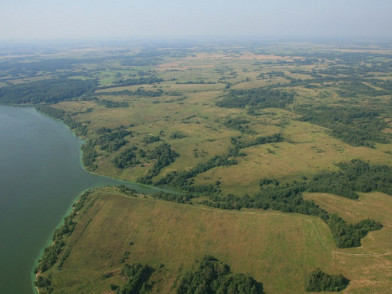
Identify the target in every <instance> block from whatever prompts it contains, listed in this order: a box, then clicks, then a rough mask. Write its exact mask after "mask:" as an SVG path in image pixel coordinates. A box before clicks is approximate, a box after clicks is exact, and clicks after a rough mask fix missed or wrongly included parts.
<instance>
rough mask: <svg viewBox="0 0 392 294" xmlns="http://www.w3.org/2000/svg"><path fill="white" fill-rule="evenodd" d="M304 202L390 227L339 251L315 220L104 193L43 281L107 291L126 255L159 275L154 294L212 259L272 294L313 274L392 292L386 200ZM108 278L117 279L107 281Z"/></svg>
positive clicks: (61, 288) (364, 289) (296, 288)
mask: <svg viewBox="0 0 392 294" xmlns="http://www.w3.org/2000/svg"><path fill="white" fill-rule="evenodd" d="M306 198H308V199H313V200H315V201H316V203H318V204H320V205H321V206H322V207H323V208H326V209H327V210H328V211H331V212H336V213H338V214H339V215H341V216H342V217H344V218H345V219H346V220H348V221H353V222H356V221H359V220H362V219H364V218H366V217H370V218H372V219H376V220H379V221H381V222H382V223H383V224H384V228H383V229H382V230H381V231H377V232H372V233H370V234H369V236H367V237H366V238H365V239H364V240H363V245H362V247H360V248H356V249H338V248H336V247H335V245H334V242H333V240H332V237H331V234H330V231H329V229H328V227H327V226H326V225H325V223H323V222H322V221H321V220H320V219H318V218H314V217H309V216H303V215H298V214H284V213H279V212H274V211H266V212H263V211H257V210H241V211H225V210H216V209H209V208H206V207H203V206H198V205H182V204H173V203H169V202H164V201H160V200H155V199H151V198H149V197H146V196H143V195H139V196H138V197H130V196H126V195H123V194H120V193H118V192H117V191H116V190H114V189H113V188H101V189H99V190H97V191H96V192H95V193H94V194H93V195H92V196H91V198H90V200H89V202H87V203H86V205H85V209H84V210H82V211H81V213H80V216H79V220H78V224H77V226H76V228H75V230H74V232H73V234H72V235H71V237H70V239H69V241H68V243H67V247H66V249H65V250H64V252H67V251H68V249H70V254H69V255H68V257H67V259H66V261H65V262H64V263H63V265H62V269H61V270H57V269H56V265H55V266H54V267H53V268H52V269H51V270H49V271H48V272H47V273H45V275H50V276H51V277H52V278H51V279H52V285H54V287H55V289H56V291H55V292H54V293H111V292H110V291H108V290H109V288H110V285H111V284H116V285H121V284H122V283H123V282H124V281H123V280H122V278H121V277H120V275H119V273H120V271H121V268H122V266H123V263H121V259H122V257H123V256H124V252H126V251H129V252H130V255H129V259H126V260H125V262H126V263H132V262H139V263H142V264H148V265H150V266H152V267H153V268H154V269H156V270H155V272H154V273H153V275H152V277H151V279H152V280H153V281H154V287H153V293H174V292H175V281H176V279H177V278H178V276H180V275H181V274H183V273H184V272H185V271H187V270H189V268H190V267H191V266H192V265H193V264H194V262H195V260H200V259H201V258H202V257H203V256H204V255H205V254H210V255H213V256H214V257H216V258H218V259H219V260H221V261H223V262H225V263H227V264H228V265H230V266H231V269H232V271H233V272H236V273H245V274H248V275H250V276H252V277H253V278H254V279H256V280H257V281H259V282H262V283H263V285H264V289H265V291H266V293H304V280H305V277H306V275H307V274H308V273H309V272H310V271H312V270H313V269H315V268H316V267H320V268H321V269H322V270H323V271H325V272H329V273H342V274H343V275H344V276H346V277H347V278H348V279H350V285H349V287H348V288H347V289H346V290H345V291H344V293H370V292H371V293H387V292H388V290H389V289H390V288H391V286H392V284H391V273H390V271H389V270H388V268H390V266H391V259H390V255H391V254H392V253H391V249H392V248H391V245H390V242H389V241H390V239H391V237H392V235H391V234H392V233H391V231H392V230H391V224H392V222H391V216H390V205H391V203H390V202H391V201H392V200H391V199H390V197H389V196H386V195H383V194H381V193H371V194H361V198H360V200H359V201H353V200H347V199H342V198H341V197H336V196H332V195H325V194H309V195H307V196H306ZM336 205H338V206H336ZM336 207H337V208H336ZM130 244H132V245H130ZM162 264H163V265H164V266H162ZM107 273H111V274H112V276H111V277H109V278H102V276H103V275H105V274H107Z"/></svg>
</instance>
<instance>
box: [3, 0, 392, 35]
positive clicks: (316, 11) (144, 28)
mask: <svg viewBox="0 0 392 294" xmlns="http://www.w3.org/2000/svg"><path fill="white" fill-rule="evenodd" d="M391 11H392V1H390V0H374V1H368V0H356V1H355V0H346V1H337V0H331V1H321V0H313V1H311V0H303V1H290V0H276V1H272V0H267V1H256V0H243V1H238V0H236V1H234V0H229V1H224V0H212V1H207V0H199V1H193V2H185V1H180V0H170V1H163V0H145V1H125V0H119V1H108V0H96V1H92V0H79V1H76V0H69V1H61V2H60V1H50V0H36V1H31V0H19V1H11V0H2V1H1V10H0V27H1V29H0V40H3V41H30V40H59V39H87V40H93V39H94V40H100V39H102V40H104V39H133V38H151V37H161V38H182V37H200V36H202V37H213V36H223V37H233V36H243V37H247V36H249V37H252V36H257V37H264V38H272V37H273V38H339V39H346V38H347V39H353V38H354V39H389V40H390V39H392V31H391V30H390V28H391V27H392V18H391Z"/></svg>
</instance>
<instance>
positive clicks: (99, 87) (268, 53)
mask: <svg viewBox="0 0 392 294" xmlns="http://www.w3.org/2000/svg"><path fill="white" fill-rule="evenodd" d="M173 46H174V45H173ZM181 46H182V45H181ZM185 47H186V46H185ZM185 47H178V48H176V47H175V46H174V47H170V48H167V47H162V48H161V47H156V48H153V47H148V48H144V49H143V47H142V46H141V47H137V46H136V47H135V48H117V47H116V48H109V47H108V48H101V49H97V48H95V49H94V50H68V51H64V52H61V53H58V54H54V55H50V56H40V57H36V58H37V60H36V61H37V64H38V65H39V67H38V69H39V71H37V69H35V68H32V69H31V68H29V66H28V65H29V64H27V63H26V62H25V61H23V60H20V61H19V62H20V63H18V61H15V64H16V65H17V66H18V67H17V68H18V70H17V73H16V71H15V69H14V67H15V65H13V63H10V64H11V65H12V66H11V65H8V64H5V65H4V67H3V68H2V70H1V76H0V86H1V87H0V99H5V100H4V101H6V102H5V103H7V101H8V103H10V102H9V101H11V102H12V99H11V98H12V97H13V96H12V95H15V93H17V90H18V89H19V91H20V93H21V94H26V93H29V91H22V90H20V89H23V84H26V85H27V89H28V90H29V88H28V87H33V86H34V85H37V84H34V81H35V82H36V81H42V80H45V79H59V80H61V81H63V82H64V81H65V82H64V83H63V84H67V85H68V83H66V82H69V80H71V79H72V80H75V79H79V80H81V81H83V82H85V81H89V80H92V81H95V82H96V85H95V86H94V87H93V88H89V89H90V90H89V91H87V90H86V92H84V93H83V94H81V95H80V96H77V97H70V96H69V95H68V96H67V95H63V96H60V98H59V99H58V100H56V101H54V102H53V101H51V100H48V101H49V102H48V101H47V100H45V99H48V97H46V98H45V95H43V98H42V97H41V99H43V100H42V101H41V100H39V101H38V102H34V101H30V103H28V102H23V101H25V100H21V101H22V102H21V104H23V103H25V104H34V103H36V104H47V105H50V107H52V108H55V111H53V110H52V114H53V113H55V116H56V114H57V116H56V117H58V118H61V119H63V120H64V121H65V122H66V123H67V124H68V125H70V126H71V128H73V129H75V131H76V132H77V133H78V134H81V136H82V137H83V139H85V142H86V145H87V146H88V147H89V148H87V149H84V151H85V155H86V154H87V155H88V156H89V157H88V156H87V157H88V158H89V159H90V161H86V162H87V163H86V162H85V163H86V167H87V169H90V170H92V171H94V172H96V173H98V174H102V175H107V176H110V177H114V178H119V179H123V180H131V181H138V180H139V181H144V182H146V181H149V183H150V184H157V183H158V181H160V180H161V181H163V180H167V179H170V177H169V176H170V175H173V172H176V173H177V174H179V175H182V176H183V178H182V180H183V182H182V183H178V182H175V181H172V182H170V180H167V181H168V182H165V183H166V184H168V185H169V186H170V185H174V186H176V187H177V188H179V189H183V190H186V189H188V191H189V190H191V191H192V189H193V188H200V187H201V188H204V190H203V189H200V191H202V192H199V194H200V195H197V196H200V197H202V198H201V199H211V198H212V197H215V196H227V195H229V194H234V195H238V196H243V195H245V194H249V195H250V197H252V196H254V195H255V194H256V193H257V192H258V191H259V189H260V180H262V179H266V178H268V179H271V178H274V179H277V180H278V181H279V182H280V183H281V184H282V185H285V184H287V185H291V184H293V183H294V184H295V181H307V180H309V181H310V180H311V179H312V178H313V177H314V176H315V175H317V174H318V173H320V172H323V171H337V170H338V166H337V164H339V163H341V162H347V161H350V160H352V159H361V160H363V161H365V162H369V163H370V164H384V165H388V166H391V165H392V137H391V134H392V131H391V130H392V100H391V95H392V84H391V73H392V67H391V64H390V56H392V49H391V47H390V46H388V45H383V46H379V47H377V46H376V45H374V44H369V45H366V44H361V45H359V44H356V45H355V44H350V45H346V46H343V47H340V46H337V45H332V44H311V43H301V44H300V43H291V44H275V43H271V44H258V43H255V44H251V43H249V44H232V45H230V46H229V45H227V44H216V45H211V44H199V45H198V46H192V47H189V48H188V47H186V48H185ZM90 49H91V48H90ZM124 49H126V50H124ZM58 58H62V59H64V58H65V60H67V59H66V58H69V60H68V61H69V62H65V63H64V62H62V63H61V62H60V63H57V59H58ZM0 61H1V60H0ZM53 64H55V66H54V65H53ZM38 65H37V66H38ZM45 66H46V67H45ZM41 67H42V68H48V69H47V70H45V69H41ZM34 70H35V71H34ZM38 73H39V74H38ZM40 85H42V84H40ZM18 87H22V88H18ZM260 88H261V90H260ZM15 89H16V90H15ZM3 90H4V91H3ZM52 90H53V89H52ZM60 90H61V89H60ZM52 92H53V93H56V91H52ZM66 94H67V93H66ZM19 96H20V95H18V97H16V98H15V97H13V98H15V99H20V97H19ZM10 97H11V98H10ZM28 98H29V97H28V96H27V98H26V99H27V101H29V100H28ZM49 98H51V97H49ZM7 99H8V100H7ZM10 99H11V100H10ZM1 101H2V100H1ZM1 101H0V102H1ZM239 102H241V103H239ZM56 111H57V112H56ZM62 111H64V112H62ZM59 115H60V116H59ZM121 134H122V135H121ZM277 134H279V135H280V138H282V139H281V140H278V141H272V142H264V143H257V142H262V140H261V141H257V140H259V139H260V138H261V139H263V138H268V137H272V136H274V135H277ZM116 136H120V138H119V137H116ZM151 137H153V138H155V139H154V140H153V141H149V140H148V138H151ZM235 142H240V143H241V144H242V145H241V144H239V145H235ZM252 142H253V143H254V142H256V143H254V144H253V143H252ZM164 143H167V144H169V145H170V148H166V153H168V151H167V150H169V151H171V152H172V153H171V154H172V155H173V154H175V155H173V156H172V158H167V157H166V158H162V157H164V156H162V154H156V153H157V152H158V153H159V152H160V151H159V148H160V146H162V145H164ZM246 144H248V145H246ZM165 146H167V145H165ZM157 150H158V151H157ZM166 155H167V154H166ZM118 158H122V160H125V161H126V160H129V162H130V163H129V164H128V165H126V166H122V167H121V166H120V165H118ZM124 158H125V159H124ZM216 158H218V159H220V161H219V160H218V161H214V159H216ZM116 160H117V161H116ZM132 160H133V161H132ZM116 162H117V164H116ZM211 162H213V164H211ZM216 162H218V163H217V164H215V163H216ZM222 162H223V163H222ZM214 164H215V165H214ZM186 177H187V178H186ZM180 178H181V177H180ZM184 178H186V179H185V180H184ZM206 187H207V188H206ZM211 187H214V189H215V190H214V189H209V188H211ZM217 187H218V188H217ZM194 191H198V190H197V189H196V190H194ZM193 193H198V192H193ZM306 197H307V198H306V199H312V200H314V201H315V202H316V203H317V204H318V205H320V206H321V207H322V208H325V209H326V210H327V211H329V212H336V213H338V215H340V216H341V217H342V218H344V219H345V220H347V221H349V222H358V221H360V220H362V219H364V218H367V217H369V218H371V219H374V220H377V221H380V222H381V223H382V224H383V226H384V227H383V229H382V230H380V231H375V232H371V233H370V234H369V235H368V236H367V237H366V238H365V239H364V240H362V241H363V242H362V246H361V247H359V248H352V249H345V250H341V249H337V248H336V247H335V245H334V242H333V240H332V237H331V232H330V231H329V229H328V227H327V225H326V224H325V223H323V222H322V221H321V220H320V219H318V218H313V217H309V216H304V215H294V214H284V213H278V212H272V211H268V212H263V211H256V210H254V211H251V210H241V211H235V212H233V211H222V210H215V209H207V208H206V207H202V206H198V205H196V204H194V205H180V204H174V203H167V202H162V201H158V200H153V199H150V198H149V197H147V196H146V197H138V198H130V197H126V196H124V195H119V194H118V193H115V192H114V191H113V190H110V189H109V190H99V191H98V192H96V193H95V194H94V197H93V198H94V199H95V200H94V202H92V203H93V204H92V207H91V208H90V209H89V210H88V212H86V214H82V215H81V216H80V221H79V224H78V226H77V227H76V230H75V232H74V233H73V234H72V236H71V239H70V240H69V244H68V246H71V247H70V248H71V249H72V250H71V251H70V252H71V253H70V255H69V256H68V258H67V259H66V262H65V263H64V265H63V269H62V270H61V271H60V272H57V270H56V269H52V270H50V273H51V274H52V275H53V283H54V285H55V288H56V291H57V292H58V293H105V291H107V293H109V286H110V284H111V283H114V284H121V283H122V282H123V281H122V280H121V278H120V276H119V275H118V274H119V271H120V269H121V267H122V264H121V263H120V260H121V258H122V257H123V254H124V252H125V251H130V252H131V253H130V254H131V255H130V259H129V260H127V262H128V261H129V262H130V261H135V262H141V263H144V264H149V265H151V266H153V267H154V268H156V269H157V270H156V271H155V272H154V274H153V280H154V281H155V282H156V283H155V284H154V288H153V290H154V292H156V293H158V292H159V291H160V292H161V293H167V292H170V291H174V290H173V289H172V288H171V287H172V286H173V284H174V282H175V280H176V278H177V276H178V275H179V274H181V273H183V272H184V271H186V270H187V269H188V268H189V267H190V266H191V265H192V264H194V262H195V260H196V259H199V260H200V259H201V258H202V257H203V255H204V254H212V255H213V256H215V257H216V258H218V259H219V260H221V261H222V262H225V263H227V264H229V265H230V266H231V267H232V270H233V271H234V272H242V273H246V274H249V275H251V276H252V277H254V278H255V279H256V280H257V281H260V282H262V283H264V287H265V289H266V292H267V293H303V289H304V288H303V284H304V279H305V276H306V274H307V273H308V272H310V271H311V270H314V269H315V268H316V267H320V268H322V269H323V270H324V271H326V272H329V273H336V274H340V273H342V274H344V275H345V276H346V277H347V278H349V279H350V280H351V283H350V285H349V287H348V288H347V290H346V292H347V293H387V292H388V290H390V288H391V280H392V279H391V276H392V271H391V264H390V260H391V258H390V255H389V250H390V247H389V240H390V237H392V235H391V234H392V233H391V232H392V227H391V224H390V221H391V219H390V217H389V215H391V204H392V203H390V201H391V200H390V198H388V197H389V196H385V195H383V194H378V193H370V194H361V197H360V199H359V200H358V201H353V200H347V199H344V198H342V197H337V196H333V195H328V194H308V195H306ZM130 242H134V245H129V243H130ZM160 264H163V265H164V267H162V268H160ZM111 272H112V273H113V274H114V276H113V277H110V278H108V279H102V275H103V274H105V273H111ZM81 277H82V278H81Z"/></svg>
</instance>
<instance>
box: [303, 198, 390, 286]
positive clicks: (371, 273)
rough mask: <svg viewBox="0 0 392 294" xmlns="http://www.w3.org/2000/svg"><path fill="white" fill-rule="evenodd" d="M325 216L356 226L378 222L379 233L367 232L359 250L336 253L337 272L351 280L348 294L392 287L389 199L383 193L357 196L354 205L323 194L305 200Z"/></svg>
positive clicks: (343, 199) (338, 251)
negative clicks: (336, 216)
mask: <svg viewBox="0 0 392 294" xmlns="http://www.w3.org/2000/svg"><path fill="white" fill-rule="evenodd" d="M305 198H306V199H311V200H314V201H315V202H316V204H318V205H320V206H321V207H322V208H324V209H326V210H327V211H329V212H332V213H337V214H339V215H340V216H342V217H343V218H344V219H345V220H347V221H350V222H356V221H358V220H360V219H365V218H371V219H374V220H377V221H380V222H381V223H382V224H383V226H384V227H383V229H381V230H379V231H375V232H371V233H370V234H369V236H367V237H366V238H365V239H364V240H363V241H362V246H361V247H359V248H355V249H354V248H352V249H346V250H336V252H335V253H334V259H335V260H336V266H337V268H339V269H340V271H341V272H343V273H344V275H346V273H347V277H348V278H349V279H351V282H350V286H349V288H348V289H347V291H349V293H369V292H371V293H387V292H388V291H390V289H391V287H392V273H391V272H390V270H389V268H390V266H391V262H392V259H391V256H392V246H391V242H390V240H391V239H392V214H391V207H392V198H391V196H388V195H385V194H383V193H376V192H374V193H360V198H359V200H358V201H354V200H349V199H346V198H342V197H338V196H334V195H330V194H323V193H312V194H307V195H306V196H305Z"/></svg>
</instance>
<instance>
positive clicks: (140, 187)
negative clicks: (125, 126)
mask: <svg viewBox="0 0 392 294" xmlns="http://www.w3.org/2000/svg"><path fill="white" fill-rule="evenodd" d="M5 106H11V107H24V108H33V109H34V110H35V111H36V112H37V113H39V114H40V115H43V116H46V117H48V118H50V119H53V120H56V121H58V122H61V123H62V124H63V125H64V126H65V127H66V128H67V129H68V130H69V131H70V133H71V134H72V136H74V137H75V138H76V139H77V140H78V142H79V165H80V167H81V168H82V169H83V170H84V171H85V172H86V173H88V174H90V175H94V176H98V177H101V178H103V179H107V180H108V181H113V182H117V183H118V184H119V185H120V184H122V185H125V186H127V187H129V188H132V189H134V190H136V191H137V192H141V193H152V194H154V193H158V192H160V191H162V192H168V193H174V194H181V192H180V191H178V190H175V189H171V188H164V187H156V186H152V185H146V184H140V183H137V182H131V181H125V180H120V179H116V178H112V177H109V176H105V175H100V174H98V173H95V172H91V171H89V170H87V169H86V167H85V166H84V165H83V161H82V156H83V151H82V149H81V146H82V144H83V141H84V140H83V139H82V138H79V137H78V136H77V135H76V133H75V132H74V131H73V130H72V129H71V128H70V127H69V126H68V125H67V124H65V123H64V121H62V120H61V119H59V118H56V117H53V116H51V115H49V114H46V113H44V112H41V111H39V110H37V109H36V108H35V107H34V106H33V105H23V106H21V105H19V106H18V105H5ZM102 186H104V185H100V184H97V185H93V186H91V187H88V188H86V189H84V190H83V191H81V192H80V193H78V194H77V195H76V196H75V197H74V198H73V200H72V203H71V205H70V206H69V207H68V208H67V210H66V211H65V213H64V214H63V216H62V217H61V219H60V221H59V222H58V223H57V224H56V226H55V227H54V228H53V230H52V232H51V234H50V235H49V236H48V237H47V238H46V241H45V244H44V246H43V247H42V248H41V249H40V250H39V252H38V254H37V256H36V258H35V260H34V262H33V265H32V269H31V271H30V277H31V285H32V290H33V293H34V294H39V292H38V290H37V288H36V286H35V281H36V273H35V272H34V271H35V269H36V267H37V266H38V264H39V260H40V258H41V257H42V255H43V253H44V250H45V249H46V248H47V247H48V246H50V244H51V243H52V241H53V234H54V232H55V231H56V230H57V229H58V228H60V227H61V226H62V225H63V224H64V218H65V217H67V216H68V215H70V213H71V212H72V209H73V205H74V204H75V202H76V201H77V200H78V199H79V197H80V196H81V195H82V194H83V193H85V192H86V191H88V190H91V189H94V188H98V187H102Z"/></svg>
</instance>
